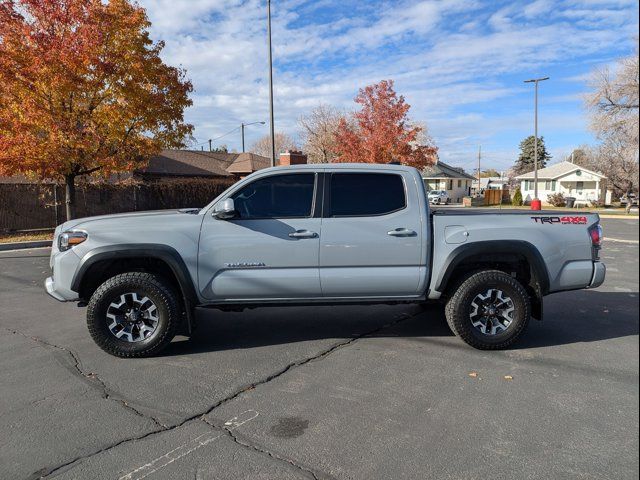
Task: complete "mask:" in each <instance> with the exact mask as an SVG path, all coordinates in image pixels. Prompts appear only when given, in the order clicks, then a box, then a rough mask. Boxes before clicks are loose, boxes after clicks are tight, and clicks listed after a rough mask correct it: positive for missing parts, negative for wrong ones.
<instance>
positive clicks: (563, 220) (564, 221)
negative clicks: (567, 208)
mask: <svg viewBox="0 0 640 480" xmlns="http://www.w3.org/2000/svg"><path fill="white" fill-rule="evenodd" d="M531 218H532V219H533V221H534V222H536V223H548V224H550V225H553V224H554V223H559V224H560V225H585V224H586V223H587V217H531Z"/></svg>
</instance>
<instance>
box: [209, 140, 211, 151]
mask: <svg viewBox="0 0 640 480" xmlns="http://www.w3.org/2000/svg"><path fill="white" fill-rule="evenodd" d="M209 151H211V139H209Z"/></svg>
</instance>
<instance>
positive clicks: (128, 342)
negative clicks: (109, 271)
mask: <svg viewBox="0 0 640 480" xmlns="http://www.w3.org/2000/svg"><path fill="white" fill-rule="evenodd" d="M178 305H179V302H178V298H177V296H176V294H175V293H174V291H173V289H172V288H171V287H170V285H169V284H168V282H166V281H165V280H164V279H163V278H162V277H159V276H157V275H154V274H151V273H146V272H128V273H122V274H120V275H116V276H114V277H111V278H110V279H108V280H107V281H106V282H104V283H103V284H102V285H100V286H99V287H98V289H97V290H96V291H95V292H94V293H93V295H92V296H91V299H90V300H89V305H88V307H87V326H88V327H89V333H90V334H91V337H92V338H93V340H94V341H95V342H96V344H97V345H98V346H99V347H100V348H101V349H102V350H104V351H105V352H107V353H109V354H111V355H114V356H116V357H124V358H134V357H148V356H150V355H153V354H155V353H158V352H159V351H160V350H161V349H163V348H164V347H165V346H167V345H168V344H169V342H171V340H172V339H173V337H174V336H175V334H176V330H177V328H178V324H179V321H180V309H179V307H178Z"/></svg>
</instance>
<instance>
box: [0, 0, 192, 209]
mask: <svg viewBox="0 0 640 480" xmlns="http://www.w3.org/2000/svg"><path fill="white" fill-rule="evenodd" d="M149 27H150V23H149V21H148V19H147V17H146V13H145V10H144V9H143V8H141V7H139V6H137V5H136V4H133V3H130V2H129V1H128V0H110V1H109V2H103V1H101V0H3V1H2V2H0V174H5V175H13V174H18V173H22V174H26V175H29V176H35V177H39V178H40V179H56V180H57V179H61V180H64V183H65V185H66V205H67V218H68V219H69V218H73V216H74V213H75V181H76V178H77V177H79V176H81V175H88V174H92V173H94V172H98V173H97V174H103V175H107V174H109V173H111V172H115V171H123V170H131V169H132V168H134V167H136V166H139V165H140V164H141V163H144V162H145V160H146V159H148V157H149V156H151V155H153V154H155V153H156V152H158V151H159V150H160V149H161V148H163V147H179V146H182V144H183V139H184V138H185V137H187V136H188V135H190V133H191V131H192V126H191V125H188V124H186V123H185V122H184V119H183V111H184V109H185V108H186V107H188V106H190V105H191V100H190V99H189V97H188V94H189V93H190V92H191V91H192V86H191V83H190V82H189V81H187V80H186V79H185V72H184V71H183V70H180V69H178V68H174V67H170V66H168V65H166V64H165V63H163V61H162V60H161V58H160V52H161V50H162V49H163V47H164V44H163V42H158V43H154V42H152V40H151V39H150V38H149V32H148V30H149Z"/></svg>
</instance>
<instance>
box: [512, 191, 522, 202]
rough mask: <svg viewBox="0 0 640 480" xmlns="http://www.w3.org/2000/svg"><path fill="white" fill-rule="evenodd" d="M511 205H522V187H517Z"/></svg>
mask: <svg viewBox="0 0 640 480" xmlns="http://www.w3.org/2000/svg"><path fill="white" fill-rule="evenodd" d="M511 205H513V206H514V207H521V206H522V192H521V191H520V187H518V188H516V192H515V193H514V194H513V199H512V200H511Z"/></svg>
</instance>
